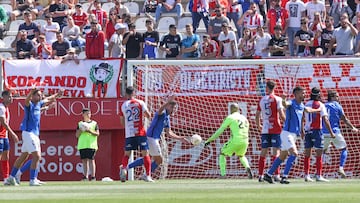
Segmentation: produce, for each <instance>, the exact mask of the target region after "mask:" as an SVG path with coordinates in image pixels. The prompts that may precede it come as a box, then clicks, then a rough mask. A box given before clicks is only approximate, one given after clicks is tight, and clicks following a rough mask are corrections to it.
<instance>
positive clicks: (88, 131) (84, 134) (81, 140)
mask: <svg viewBox="0 0 360 203" xmlns="http://www.w3.org/2000/svg"><path fill="white" fill-rule="evenodd" d="M82 117H83V120H82V121H80V122H79V123H78V126H77V129H76V134H75V136H76V138H78V145H77V149H78V150H79V152H80V158H81V162H82V165H83V173H84V174H83V178H82V180H83V181H87V180H89V179H88V175H89V171H90V173H91V174H90V176H91V177H90V180H91V181H96V177H95V171H96V165H95V153H96V151H97V150H98V144H97V139H98V137H99V135H100V132H99V126H98V124H97V122H96V121H94V120H91V111H90V109H88V108H84V109H83V110H82Z"/></svg>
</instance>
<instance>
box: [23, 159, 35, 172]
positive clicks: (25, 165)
mask: <svg viewBox="0 0 360 203" xmlns="http://www.w3.org/2000/svg"><path fill="white" fill-rule="evenodd" d="M31 163H32V159H29V160H27V161H26V162H25V164H24V165H23V166H22V167H21V168H20V172H21V173H22V174H23V173H24V172H25V171H27V170H29V169H30V166H31Z"/></svg>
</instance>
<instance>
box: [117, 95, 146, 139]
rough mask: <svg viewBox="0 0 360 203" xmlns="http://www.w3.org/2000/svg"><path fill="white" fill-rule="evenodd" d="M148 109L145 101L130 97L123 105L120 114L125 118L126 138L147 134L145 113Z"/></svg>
mask: <svg viewBox="0 0 360 203" xmlns="http://www.w3.org/2000/svg"><path fill="white" fill-rule="evenodd" d="M146 111H147V107H146V105H145V102H144V101H142V100H138V99H130V100H127V101H125V102H124V103H123V104H122V105H121V111H120V116H122V117H124V120H125V138H128V137H135V136H146V131H145V127H144V119H143V115H144V113H145V112H146Z"/></svg>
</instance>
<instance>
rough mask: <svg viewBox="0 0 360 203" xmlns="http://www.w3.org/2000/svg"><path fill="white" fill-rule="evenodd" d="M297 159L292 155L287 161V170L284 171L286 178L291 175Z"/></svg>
mask: <svg viewBox="0 0 360 203" xmlns="http://www.w3.org/2000/svg"><path fill="white" fill-rule="evenodd" d="M295 159H296V156H294V155H290V156H289V158H288V160H287V161H286V165H285V169H284V176H285V177H286V176H288V175H289V172H290V170H291V167H292V165H293V163H294V161H295Z"/></svg>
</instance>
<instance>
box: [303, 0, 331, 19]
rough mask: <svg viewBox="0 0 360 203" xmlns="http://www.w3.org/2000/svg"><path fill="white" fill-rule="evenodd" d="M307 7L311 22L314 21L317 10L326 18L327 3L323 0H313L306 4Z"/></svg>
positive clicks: (322, 17)
mask: <svg viewBox="0 0 360 203" xmlns="http://www.w3.org/2000/svg"><path fill="white" fill-rule="evenodd" d="M305 7H306V15H307V17H308V19H309V22H310V23H312V22H313V21H314V14H315V12H319V13H320V15H321V19H325V18H326V8H325V4H324V3H323V2H322V1H319V0H311V1H309V2H308V3H306V4H305Z"/></svg>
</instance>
